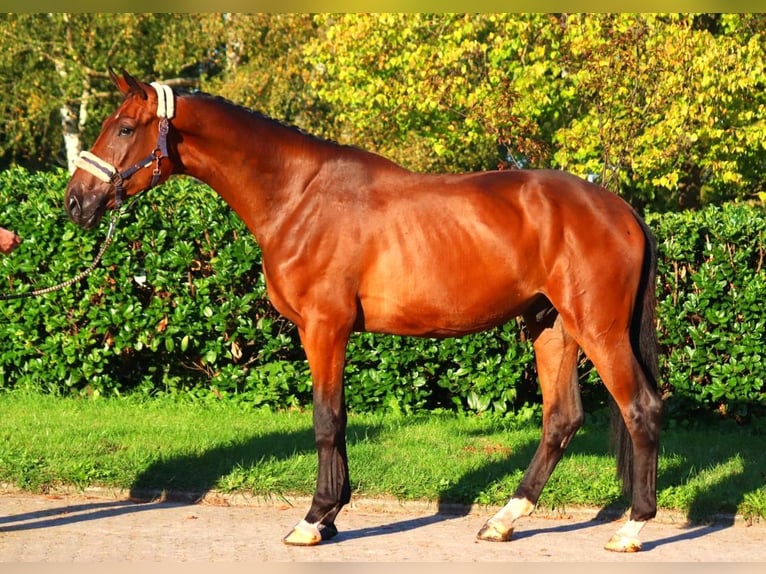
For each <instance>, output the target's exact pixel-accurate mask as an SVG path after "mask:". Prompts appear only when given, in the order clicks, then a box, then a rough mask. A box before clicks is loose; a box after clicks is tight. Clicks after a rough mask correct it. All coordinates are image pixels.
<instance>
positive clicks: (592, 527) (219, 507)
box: [0, 492, 766, 563]
mask: <svg viewBox="0 0 766 574" xmlns="http://www.w3.org/2000/svg"><path fill="white" fill-rule="evenodd" d="M306 508H307V502H306V501H303V500H299V501H294V506H290V505H289V504H284V503H276V504H267V503H263V502H258V501H252V500H250V501H243V500H236V499H234V498H210V497H208V499H206V500H205V501H203V502H201V503H198V504H185V503H178V502H150V503H143V504H139V503H134V502H131V501H129V500H127V499H125V498H124V497H123V496H121V495H120V494H117V495H111V496H110V495H109V494H107V493H100V494H98V495H96V496H93V495H88V496H85V495H63V496H31V495H25V494H20V493H17V492H7V493H5V494H0V562H114V561H119V562H121V563H125V562H138V561H149V562H157V561H167V562H250V563H252V562H261V563H262V562H308V561H311V562H327V561H331V562H351V561H355V562H360V561H361V562H477V561H478V562H485V561H486V562H496V561H503V562H519V561H524V562H528V561H536V562H540V561H542V562H561V561H567V562H572V561H576V562H629V563H640V562H732V561H733V562H764V561H766V525H764V524H763V523H760V524H755V525H752V526H747V525H746V524H744V523H743V522H742V521H740V520H736V521H733V524H732V523H731V522H732V521H728V522H729V523H728V524H726V523H721V524H715V525H709V526H693V527H690V528H686V527H684V526H683V525H682V524H680V523H679V522H678V521H677V520H678V519H677V517H672V516H666V515H662V514H661V515H660V516H659V517H658V520H655V521H653V522H651V523H649V524H648V525H647V526H646V527H645V528H644V532H643V534H642V539H643V541H644V551H643V552H641V553H638V554H632V555H621V554H613V553H610V552H607V551H605V550H603V549H602V546H603V544H604V543H605V542H606V540H607V539H608V538H609V537H610V536H611V535H612V534H613V533H614V530H615V528H616V526H615V524H614V523H612V522H604V521H598V520H595V519H594V516H595V511H593V512H592V511H588V510H578V511H577V512H575V513H573V514H570V515H568V516H563V517H556V518H553V517H545V516H540V515H533V516H532V517H530V518H526V519H524V520H522V521H520V523H519V525H518V527H517V529H516V533H515V534H514V539H513V541H512V542H509V543H489V542H478V541H476V540H475V538H474V535H475V533H476V532H477V531H478V530H479V528H480V527H481V525H482V524H483V522H484V520H485V519H486V518H487V517H489V516H490V514H491V512H492V511H491V510H487V509H480V510H472V511H471V512H469V513H468V514H466V515H463V516H460V515H448V514H439V513H436V511H435V509H434V508H429V507H428V506H427V505H406V506H401V505H398V504H396V503H383V502H375V501H362V502H356V503H354V504H353V505H352V506H351V507H350V508H347V509H344V511H343V512H342V514H341V515H340V517H339V519H338V521H337V524H338V527H339V528H340V530H341V532H340V534H339V535H338V536H337V538H336V539H334V540H332V541H330V542H327V543H324V544H322V545H320V546H318V547H314V548H295V547H290V546H286V545H284V544H283V543H282V542H281V538H282V536H284V535H285V534H286V533H287V532H288V531H289V529H290V528H291V527H292V526H293V525H294V524H295V523H296V522H297V521H298V520H299V519H300V518H302V516H303V513H304V511H305V510H306Z"/></svg>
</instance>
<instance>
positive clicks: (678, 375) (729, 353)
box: [0, 169, 766, 417]
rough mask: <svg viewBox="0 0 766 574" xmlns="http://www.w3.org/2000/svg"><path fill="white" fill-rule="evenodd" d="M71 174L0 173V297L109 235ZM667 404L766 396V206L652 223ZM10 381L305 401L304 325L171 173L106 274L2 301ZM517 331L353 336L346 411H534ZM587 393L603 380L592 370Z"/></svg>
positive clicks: (752, 401) (4, 364)
mask: <svg viewBox="0 0 766 574" xmlns="http://www.w3.org/2000/svg"><path fill="white" fill-rule="evenodd" d="M67 179H68V177H67V174H66V173H64V172H57V173H53V174H51V173H30V172H27V171H24V170H21V169H12V170H9V171H5V172H0V200H1V201H2V204H3V206H4V208H3V214H4V215H3V217H2V220H0V225H3V226H5V227H9V228H12V229H15V230H16V231H17V232H18V233H19V234H20V235H21V236H22V237H23V239H24V242H23V243H22V245H21V246H20V247H19V248H18V249H17V250H16V251H15V252H13V253H12V254H11V255H7V256H4V257H0V293H17V292H20V291H28V290H31V289H34V288H40V287H46V286H48V285H51V284H53V283H56V282H58V281H60V280H64V279H68V278H69V277H72V276H74V275H75V274H76V273H78V272H79V271H80V270H82V269H83V268H85V267H86V266H87V265H88V264H89V263H90V261H91V260H92V258H93V257H94V256H95V254H96V252H97V251H98V249H99V247H100V244H101V241H103V238H104V236H105V230H106V223H102V225H101V226H100V228H99V229H98V230H96V231H93V232H85V231H82V230H80V229H79V228H77V227H75V226H74V225H73V224H71V223H70V222H69V221H68V220H67V218H66V215H65V214H64V212H63V208H62V203H63V195H64V188H65V185H66V181H67ZM648 221H649V224H650V225H651V227H652V228H653V229H655V231H656V234H657V237H658V240H659V244H660V301H659V326H660V340H661V343H662V345H663V357H662V364H661V368H662V385H663V391H664V394H665V396H666V398H667V399H668V406H669V408H668V411H669V412H670V413H671V414H675V415H677V416H683V415H686V414H688V413H689V412H690V411H691V410H697V409H704V410H707V411H709V412H714V411H715V412H719V413H723V414H727V415H728V414H731V415H735V416H738V417H741V416H745V415H747V414H749V413H750V412H752V411H753V409H754V408H755V409H756V410H757V409H758V408H760V407H763V406H764V404H765V401H766V390H765V389H764V383H763V381H764V379H766V364H765V361H764V354H766V350H764V347H766V345H764V342H765V340H764V332H765V331H766V329H765V327H766V325H765V323H766V312H764V309H763V307H764V306H763V301H764V294H765V293H766V286H765V285H766V280H765V279H764V244H766V242H765V241H764V236H765V234H766V222H765V221H764V211H763V209H761V208H760V207H757V206H747V205H727V206H724V207H722V208H709V209H707V210H705V211H702V212H696V213H692V212H686V213H681V214H667V215H653V216H651V217H650V218H649V219H648ZM0 312H1V313H2V318H3V321H2V324H0V387H2V388H13V387H34V388H38V389H43V390H45V391H48V392H56V393H64V394H67V393H90V394H109V395H111V394H124V393H146V394H155V393H185V394H188V395H193V396H195V397H204V398H217V397H227V398H229V399H230V400H242V401H247V402H249V403H252V404H254V405H269V406H273V407H290V406H302V405H306V404H309V403H310V397H311V382H310V378H309V372H308V367H307V364H306V361H305V356H304V354H303V351H302V349H301V347H300V344H299V341H298V338H297V333H296V330H295V329H294V328H293V326H292V325H291V324H290V323H288V322H286V321H284V320H282V319H280V318H279V317H278V315H277V314H276V313H275V311H274V310H273V308H272V307H271V306H270V304H269V303H268V301H267V300H266V298H265V286H264V283H263V277H262V275H261V273H260V251H259V249H258V246H257V245H256V243H255V241H254V240H253V238H252V236H251V235H250V234H249V232H248V231H247V229H246V228H245V226H244V225H243V223H242V222H241V221H240V220H239V219H238V218H237V217H236V216H235V215H234V214H233V212H232V211H231V210H230V209H228V207H227V206H226V205H225V204H224V203H223V202H222V200H220V198H218V196H217V195H215V193H214V192H212V191H211V190H210V189H208V188H207V187H205V186H202V185H199V184H197V183H195V182H194V181H192V180H190V179H186V178H184V179H175V180H173V181H171V182H169V183H167V184H165V185H164V186H163V187H161V188H159V189H156V190H153V191H151V192H149V193H148V194H147V195H145V196H144V197H142V198H141V199H140V200H139V201H138V202H136V204H135V207H134V209H133V211H132V212H131V213H130V214H128V215H126V216H125V217H123V218H122V219H121V221H120V222H119V226H118V232H117V234H116V238H115V242H114V244H113V245H112V246H111V247H110V248H109V250H108V251H107V252H106V254H105V256H104V259H103V262H102V264H101V265H100V266H99V267H98V268H97V269H96V270H95V271H94V272H93V273H92V274H91V275H90V276H89V277H88V278H86V279H83V280H82V281H80V282H79V283H78V284H77V285H74V286H72V287H70V288H68V289H66V290H63V291H58V292H55V293H50V294H46V295H43V296H40V297H37V298H33V299H14V300H9V301H0ZM524 335H525V333H524V330H523V328H520V324H519V323H517V322H510V323H509V324H507V325H505V326H504V327H502V328H498V329H494V330H492V331H489V332H486V333H481V334H477V335H472V336H469V337H464V338H462V339H448V340H443V341H437V340H433V339H414V338H404V337H391V336H380V335H371V334H358V335H355V336H354V337H353V338H352V341H351V343H350V345H349V351H348V357H349V363H348V366H347V371H346V373H347V401H348V403H349V407H350V408H351V409H353V410H356V411H374V410H390V411H391V410H392V411H401V412H411V411H416V410H421V409H435V408H446V409H457V410H471V411H483V410H493V411H506V410H510V409H516V408H520V407H522V406H523V405H525V404H527V403H531V404H534V403H536V402H539V392H538V390H537V384H536V380H535V370H534V360H533V354H532V350H531V344H530V343H529V341H527V340H526V338H525V336H524ZM582 371H583V390H584V395H585V398H586V400H592V401H602V400H603V398H604V393H603V387H602V386H600V385H596V384H594V383H596V382H597V376H596V375H595V373H594V372H593V371H591V370H589V369H588V364H587V363H586V362H583V364H582Z"/></svg>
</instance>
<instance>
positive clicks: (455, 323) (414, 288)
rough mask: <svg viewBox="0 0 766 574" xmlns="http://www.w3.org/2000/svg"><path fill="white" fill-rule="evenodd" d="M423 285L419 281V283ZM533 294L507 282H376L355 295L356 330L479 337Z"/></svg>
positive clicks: (389, 279)
mask: <svg viewBox="0 0 766 574" xmlns="http://www.w3.org/2000/svg"><path fill="white" fill-rule="evenodd" d="M423 281H425V279H423ZM535 295H536V293H534V292H531V291H529V292H522V287H521V286H520V285H519V284H518V283H517V282H513V281H509V280H507V279H506V280H503V281H500V280H494V281H493V279H492V278H490V277H486V276H484V277H482V278H481V279H480V280H479V279H477V280H475V281H469V282H465V281H456V280H452V281H450V280H444V281H438V280H434V279H431V280H429V281H425V283H424V284H421V283H420V281H419V279H418V277H417V276H412V274H409V275H408V276H406V277H400V278H398V279H397V278H395V277H393V276H392V275H389V276H388V277H387V278H385V279H382V280H381V282H380V286H379V288H378V289H372V290H366V291H365V292H364V293H362V294H360V307H361V311H362V313H361V315H362V316H361V317H360V319H361V321H360V323H361V324H360V325H359V327H360V329H362V330H365V331H372V332H380V333H391V334H397V335H415V336H433V337H450V336H460V335H466V334H469V333H475V332H478V331H483V330H485V329H489V328H491V327H494V326H497V325H500V324H502V323H505V322H506V321H508V320H509V319H511V318H512V317H515V316H517V315H519V314H520V313H522V312H523V311H524V310H525V309H526V307H527V305H528V304H529V302H530V301H531V300H532V299H533V298H534V296H535Z"/></svg>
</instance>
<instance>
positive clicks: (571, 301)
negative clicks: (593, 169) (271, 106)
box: [64, 70, 662, 552]
mask: <svg viewBox="0 0 766 574" xmlns="http://www.w3.org/2000/svg"><path fill="white" fill-rule="evenodd" d="M110 76H111V79H112V81H113V82H114V84H115V85H116V86H117V88H118V89H119V91H120V92H121V93H122V95H123V96H124V100H123V102H122V103H121V104H120V105H119V107H118V108H117V110H116V111H115V112H114V113H113V114H112V115H110V116H108V117H107V118H106V120H104V122H103V126H102V130H101V132H100V134H99V135H98V136H97V138H96V140H95V142H94V144H93V147H92V148H91V151H86V152H82V154H81V156H80V157H79V159H78V161H77V164H76V169H75V171H74V173H73V174H72V176H71V179H70V181H69V182H68V184H67V188H66V192H65V197H64V204H65V209H66V211H67V213H68V215H69V218H70V219H71V220H72V221H73V222H74V223H76V224H77V225H79V226H81V227H82V228H85V229H90V228H93V227H95V226H96V225H97V224H98V223H99V221H100V220H101V218H102V216H103V215H104V214H105V213H106V212H107V211H108V210H113V209H116V208H119V207H120V205H121V204H122V202H123V201H124V200H125V199H126V198H128V197H132V196H135V195H138V194H140V193H142V192H145V191H147V190H148V189H151V188H152V187H154V186H157V185H160V184H162V183H163V182H164V181H166V180H167V179H168V178H169V177H170V176H171V175H187V176H192V177H194V178H196V179H198V180H200V181H202V182H204V183H205V184H207V185H209V186H210V187H211V188H212V189H213V190H215V191H216V192H217V193H218V195H220V197H221V198H223V200H224V201H226V203H227V204H228V205H229V206H230V207H231V208H232V209H233V210H234V211H235V212H236V214H237V215H238V216H239V217H240V218H241V219H242V220H243V221H244V223H245V224H246V226H247V227H248V229H249V230H250V231H251V232H252V233H253V235H254V237H255V239H256V241H257V242H258V244H259V245H260V247H261V251H262V271H263V274H264V277H265V280H266V286H267V294H268V297H269V300H270V301H271V303H272V304H273V306H274V307H275V309H276V310H277V311H278V312H279V313H280V314H281V315H282V316H284V317H285V318H287V319H288V320H289V321H291V322H292V323H294V324H295V326H296V327H297V330H298V334H299V337H300V342H301V345H302V347H303V349H304V351H305V353H306V358H307V360H308V365H309V370H310V373H311V380H312V385H313V391H312V393H313V395H312V400H313V427H314V434H315V443H316V450H317V455H318V469H317V481H316V488H315V491H314V495H313V498H312V501H311V505H310V507H309V509H308V512H307V513H306V515H305V517H304V518H303V519H301V520H300V521H298V522H297V523H296V524H295V526H294V527H293V528H292V529H291V530H290V532H289V533H288V534H287V535H286V536H285V537H284V538H283V539H282V541H283V542H284V543H285V544H289V545H297V546H313V545H316V544H319V543H321V542H322V541H324V540H328V539H330V538H332V537H334V536H335V535H337V533H338V529H337V526H336V524H335V520H336V517H337V515H338V513H339V511H340V510H341V508H342V507H343V506H344V505H345V504H347V503H348V502H350V499H351V489H350V483H349V480H350V479H349V469H348V457H347V452H346V420H347V414H346V406H345V395H344V387H343V371H344V368H345V363H346V347H347V344H348V341H349V338H350V336H351V335H352V333H354V332H365V331H366V332H375V333H384V334H396V335H406V336H416V337H433V338H444V337H459V336H462V335H466V334H470V333H475V332H479V331H483V330H486V329H490V328H492V327H495V326H497V325H500V324H502V323H504V322H506V321H509V320H512V319H514V318H515V317H519V316H520V317H521V318H522V319H523V321H524V324H525V325H526V328H527V331H528V333H529V335H530V337H531V340H532V341H533V350H534V354H535V361H536V366H537V373H538V379H539V385H540V389H541V393H542V402H543V404H542V413H543V416H542V436H541V439H540V443H539V445H538V447H537V450H536V452H535V454H534V455H533V458H532V460H531V462H530V463H529V466H528V468H527V470H526V472H525V474H524V475H523V477H522V479H521V481H520V482H519V484H518V487H517V488H516V490H515V491H514V493H513V496H512V497H511V498H510V500H509V501H508V503H507V504H506V505H505V506H503V507H502V508H501V509H500V510H498V511H497V512H496V513H494V514H493V515H492V516H491V517H490V518H489V519H488V520H486V522H485V523H484V525H483V527H482V528H481V529H480V530H479V532H478V533H477V535H476V536H477V538H478V539H479V540H486V541H495V542H500V541H509V540H510V539H511V535H512V533H513V530H514V526H515V523H516V521H517V520H518V519H519V518H522V517H524V516H528V515H530V514H531V513H532V512H533V511H534V509H535V506H536V504H537V501H538V498H539V496H540V493H541V491H542V489H543V487H544V486H545V484H546V482H547V481H548V479H549V477H550V476H551V473H552V472H553V470H554V468H555V467H556V464H557V463H558V461H559V460H560V459H561V457H562V456H563V454H564V450H565V449H566V447H567V445H568V443H569V442H570V440H571V439H572V437H573V436H574V434H575V433H576V432H577V430H578V429H579V428H580V427H581V425H582V424H583V416H584V415H583V406H582V402H581V397H580V391H579V387H578V374H577V363H578V356H579V354H580V352H582V353H584V354H585V355H586V356H587V357H588V358H589V359H590V361H591V362H592V363H593V366H594V367H595V368H596V370H597V371H598V373H599V375H600V378H601V380H602V381H603V384H604V385H605V386H606V389H607V390H608V392H609V393H610V395H611V397H612V399H613V401H612V402H613V403H614V405H615V407H616V409H615V412H616V413H617V416H616V421H617V424H616V425H615V429H616V430H615V433H614V434H615V437H616V443H615V444H616V445H617V449H616V450H617V453H616V458H617V473H618V477H619V478H620V480H621V482H622V487H623V491H624V493H625V495H626V496H629V497H630V499H631V500H630V502H631V510H630V516H629V517H628V518H627V519H626V520H625V521H624V522H623V523H622V524H621V526H620V527H619V529H618V530H617V531H616V532H615V534H614V535H613V536H612V537H611V538H610V539H609V540H608V541H607V543H606V545H605V548H606V549H607V550H612V551H616V552H636V551H638V550H640V549H641V540H640V538H639V534H640V531H641V529H642V528H643V527H644V526H645V524H646V523H647V522H648V521H649V520H650V519H652V518H654V517H655V515H656V510H657V502H656V478H657V457H658V445H659V429H660V425H661V411H662V401H661V398H660V396H659V393H658V390H657V386H658V384H657V379H658V342H657V333H656V325H655V307H656V296H655V290H656V285H655V279H656V273H657V270H656V267H657V254H656V241H655V239H654V238H653V236H652V233H651V231H650V229H649V228H648V227H647V225H646V224H645V222H644V221H643V220H642V218H641V217H640V216H639V215H638V213H637V212H636V211H635V210H634V209H633V208H632V207H631V206H630V205H629V204H628V203H627V202H626V201H624V200H623V199H621V198H620V197H619V196H617V195H616V194H614V193H612V192H610V191H608V190H606V189H604V188H602V187H600V186H598V185H596V184H595V183H590V182H587V181H585V180H583V179H581V178H579V177H577V176H575V175H572V174H569V173H565V172H563V171H561V170H554V169H547V170H546V169H539V170H538V169H529V170H498V171H486V172H477V173H464V174H427V173H417V172H414V171H411V170H408V169H406V168H404V167H402V166H400V165H398V164H396V163H394V162H392V161H390V160H388V159H386V158H384V157H382V156H380V155H378V154H375V153H372V152H369V151H365V150H362V149H360V148H358V147H354V146H348V145H341V144H339V143H337V142H333V141H330V140H327V139H324V138H319V137H316V136H313V135H311V134H308V133H305V132H304V131H302V130H300V129H298V128H296V127H294V126H290V125H286V124H285V123H283V122H280V121H278V120H275V119H273V118H270V117H268V116H266V115H263V114H261V113H259V112H256V111H253V110H250V109H247V108H245V107H242V106H239V105H236V104H234V103H232V102H231V101H229V100H226V99H224V98H222V97H220V96H213V95H210V94H205V93H199V92H198V93H186V92H180V91H179V92H178V93H177V92H175V91H173V90H172V89H171V88H170V87H168V86H167V85H164V84H161V83H158V82H151V83H145V82H141V81H139V80H137V79H136V78H134V77H132V76H131V75H130V74H128V73H127V72H125V71H124V70H121V75H118V74H116V73H115V72H114V71H113V70H110Z"/></svg>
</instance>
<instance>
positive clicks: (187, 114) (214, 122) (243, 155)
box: [174, 96, 327, 246]
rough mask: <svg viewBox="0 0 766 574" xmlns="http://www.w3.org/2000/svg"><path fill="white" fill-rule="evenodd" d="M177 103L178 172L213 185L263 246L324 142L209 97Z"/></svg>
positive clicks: (315, 167)
mask: <svg viewBox="0 0 766 574" xmlns="http://www.w3.org/2000/svg"><path fill="white" fill-rule="evenodd" d="M179 104H180V105H179V114H178V116H179V117H178V120H177V122H174V123H176V124H177V128H178V129H179V131H180V132H181V143H179V146H178V149H179V154H180V155H181V161H182V163H183V165H184V173H185V174H186V175H190V176H192V177H195V178H197V179H199V180H201V181H203V182H205V183H206V184H208V185H209V186H210V187H211V188H213V189H214V190H215V191H216V192H217V193H218V194H219V195H220V196H221V197H222V198H223V199H224V201H226V202H227V203H228V204H229V205H230V206H231V207H232V209H234V211H236V212H237V214H238V215H239V216H240V217H241V218H242V220H243V221H244V222H245V224H246V225H247V226H248V227H249V228H250V230H251V231H252V232H253V234H254V235H255V236H256V238H257V239H258V242H259V243H260V244H261V245H262V246H263V244H264V242H266V241H267V240H268V239H269V237H271V236H273V235H274V234H275V233H276V231H275V230H276V229H277V228H278V227H279V225H280V222H281V220H282V219H283V218H284V217H286V216H287V215H288V214H289V212H290V209H291V205H292V204H293V203H294V202H296V201H298V200H299V199H300V195H301V193H302V192H303V190H304V189H305V187H306V185H307V184H308V182H309V181H310V180H311V179H312V178H313V177H314V176H315V175H316V173H317V172H318V171H319V169H320V168H321V163H322V156H323V149H322V148H323V147H324V146H326V145H327V144H323V142H321V141H319V140H315V139H314V138H312V137H311V136H306V135H303V134H301V133H299V132H298V131H297V130H295V129H293V128H289V127H287V126H282V125H280V124H279V123H278V122H275V121H273V120H269V119H268V118H265V117H262V116H260V115H258V114H255V113H251V112H248V111H247V110H245V109H242V108H238V107H237V106H234V105H231V104H228V103H225V102H222V101H218V100H215V99H209V98H206V97H200V96H190V97H187V98H182V99H180V100H179ZM180 106H184V110H183V111H184V113H183V114H182V113H181V107H180ZM187 106H188V107H187Z"/></svg>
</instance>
